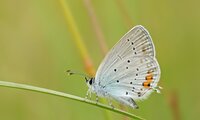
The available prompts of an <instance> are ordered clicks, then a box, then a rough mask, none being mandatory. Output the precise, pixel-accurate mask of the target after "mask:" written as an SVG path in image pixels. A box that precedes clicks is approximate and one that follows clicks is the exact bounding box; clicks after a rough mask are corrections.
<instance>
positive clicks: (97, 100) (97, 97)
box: [96, 94, 99, 104]
mask: <svg viewBox="0 0 200 120" xmlns="http://www.w3.org/2000/svg"><path fill="white" fill-rule="evenodd" d="M98 102H99V96H98V95H97V94H96V104H97V103H98Z"/></svg>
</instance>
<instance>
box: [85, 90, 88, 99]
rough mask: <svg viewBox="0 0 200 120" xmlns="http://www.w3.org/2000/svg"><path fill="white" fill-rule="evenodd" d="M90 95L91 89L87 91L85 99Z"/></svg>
mask: <svg viewBox="0 0 200 120" xmlns="http://www.w3.org/2000/svg"><path fill="white" fill-rule="evenodd" d="M88 95H89V89H88V90H87V93H86V96H85V99H87V98H88Z"/></svg>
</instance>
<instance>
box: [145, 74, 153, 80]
mask: <svg viewBox="0 0 200 120" xmlns="http://www.w3.org/2000/svg"><path fill="white" fill-rule="evenodd" d="M145 79H146V80H147V81H149V82H151V81H152V80H153V74H148V75H147V76H146V77H145Z"/></svg>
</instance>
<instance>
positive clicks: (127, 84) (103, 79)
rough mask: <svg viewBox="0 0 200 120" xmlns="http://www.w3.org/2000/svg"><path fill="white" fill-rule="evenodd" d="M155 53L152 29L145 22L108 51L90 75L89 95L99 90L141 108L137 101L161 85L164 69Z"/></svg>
mask: <svg viewBox="0 0 200 120" xmlns="http://www.w3.org/2000/svg"><path fill="white" fill-rule="evenodd" d="M155 56H156V52H155V47H154V44H153V41H152V39H151V36H150V34H149V32H148V31H147V30H146V29H145V28H144V27H143V26H141V25H137V26H135V27H133V28H132V29H131V30H130V31H129V32H127V33H126V34H125V35H124V36H123V37H122V38H121V39H120V40H119V41H118V42H117V43H116V44H115V45H114V47H113V48H112V49H111V50H110V51H109V52H108V53H107V55H106V56H105V58H104V60H103V61H102V62H101V64H100V66H99V67H98V70H97V73H96V75H95V77H93V78H86V83H87V85H88V87H89V89H88V92H87V95H86V96H88V94H90V96H91V93H95V94H96V95H97V96H100V97H105V98H107V99H108V100H109V101H110V100H111V99H114V100H116V101H118V102H120V103H122V104H124V105H126V106H129V107H131V108H134V109H137V108H139V107H138V105H137V104H136V102H135V101H137V100H143V99H145V98H147V97H148V96H149V95H150V94H151V93H152V91H157V92H158V93H159V89H158V88H161V87H158V86H157V84H158V82H159V80H160V74H161V71H160V67H159V64H158V62H157V60H156V58H155ZM97 101H98V97H97ZM109 103H110V105H111V106H112V103H111V102H109Z"/></svg>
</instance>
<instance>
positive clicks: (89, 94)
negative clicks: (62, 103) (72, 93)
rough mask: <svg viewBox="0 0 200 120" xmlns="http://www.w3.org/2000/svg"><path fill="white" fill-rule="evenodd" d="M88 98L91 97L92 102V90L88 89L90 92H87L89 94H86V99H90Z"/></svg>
mask: <svg viewBox="0 0 200 120" xmlns="http://www.w3.org/2000/svg"><path fill="white" fill-rule="evenodd" d="M88 96H89V99H90V100H91V98H92V95H91V91H90V89H88V91H87V93H86V96H85V99H88Z"/></svg>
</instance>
